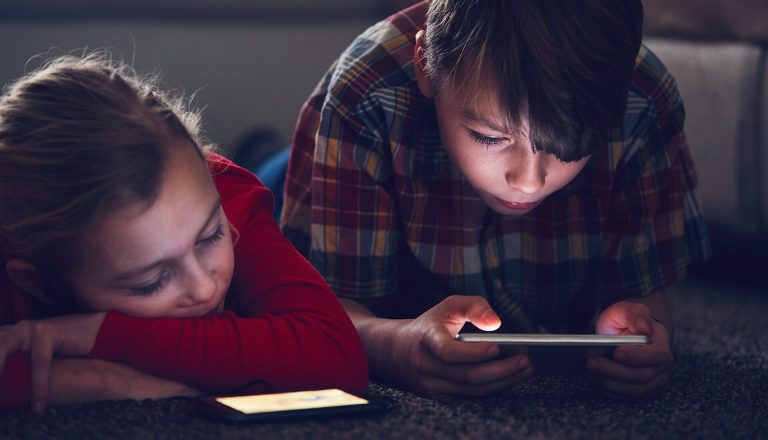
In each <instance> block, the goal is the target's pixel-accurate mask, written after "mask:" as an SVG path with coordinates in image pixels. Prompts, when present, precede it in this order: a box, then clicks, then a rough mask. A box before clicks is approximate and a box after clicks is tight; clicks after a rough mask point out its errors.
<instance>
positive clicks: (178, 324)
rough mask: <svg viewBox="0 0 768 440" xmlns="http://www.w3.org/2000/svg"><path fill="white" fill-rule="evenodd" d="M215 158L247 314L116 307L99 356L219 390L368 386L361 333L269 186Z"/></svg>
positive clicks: (235, 285)
mask: <svg viewBox="0 0 768 440" xmlns="http://www.w3.org/2000/svg"><path fill="white" fill-rule="evenodd" d="M209 161H211V162H212V164H211V168H212V169H211V171H212V174H213V176H214V180H215V183H216V186H217V189H218V190H219V194H220V195H221V198H222V203H223V206H224V211H225V212H226V214H227V217H228V218H229V221H230V222H231V223H232V224H233V225H234V226H235V228H236V229H237V231H238V232H239V239H238V240H237V242H236V245H235V273H234V276H233V281H232V286H231V288H230V295H233V294H235V295H237V298H236V299H237V301H236V302H238V303H239V304H238V308H237V315H238V316H236V315H235V314H234V313H232V312H225V313H222V314H220V315H218V316H213V317H207V318H189V319H177V318H159V319H140V318H133V317H128V316H124V315H121V314H118V313H108V314H107V316H106V318H105V320H104V323H103V324H102V327H101V329H100V331H99V335H98V337H97V339H96V343H95V345H94V349H93V351H92V352H91V355H90V356H91V357H94V358H99V359H104V360H109V361H113V362H120V363H123V364H125V365H128V366H131V367H134V368H137V369H140V370H143V371H146V372H148V373H150V374H154V375H157V376H161V377H166V378H169V379H172V380H177V381H180V382H183V383H186V384H189V385H191V386H193V387H197V388H199V389H203V390H208V391H212V392H228V391H234V390H242V388H243V387H247V388H248V389H249V390H253V389H254V388H255V389H259V390H263V391H267V390H298V389H312V388H322V387H340V388H350V389H357V390H365V389H366V387H367V384H368V366H367V361H366V357H365V351H364V349H363V346H362V343H361V341H360V339H359V337H358V335H357V332H356V331H355V329H354V327H353V326H352V323H351V321H350V320H349V317H348V316H347V314H346V312H345V311H344V309H343V308H342V307H341V304H340V303H339V302H338V300H337V299H336V297H335V295H334V294H333V292H332V291H331V289H330V287H329V286H328V285H327V283H326V282H325V280H324V279H323V278H322V277H321V276H320V274H319V273H318V272H317V271H316V270H315V269H314V268H313V267H312V266H311V265H310V264H309V262H308V261H307V260H305V259H304V257H302V256H301V254H299V253H298V251H296V249H295V248H294V247H293V246H292V245H291V244H290V242H288V241H287V239H285V238H284V237H283V236H282V234H281V233H280V230H279V228H278V226H277V223H276V222H275V221H274V219H273V218H272V204H273V202H272V195H271V193H270V192H269V190H268V189H267V188H265V187H264V186H263V185H262V184H261V183H260V182H259V181H258V179H256V177H255V176H253V175H252V174H251V173H249V172H247V171H245V170H244V169H242V168H239V167H237V166H235V165H234V164H232V163H231V162H229V161H226V159H223V158H219V157H218V156H214V157H213V158H212V159H209ZM236 235H237V234H236ZM233 292H234V293H233Z"/></svg>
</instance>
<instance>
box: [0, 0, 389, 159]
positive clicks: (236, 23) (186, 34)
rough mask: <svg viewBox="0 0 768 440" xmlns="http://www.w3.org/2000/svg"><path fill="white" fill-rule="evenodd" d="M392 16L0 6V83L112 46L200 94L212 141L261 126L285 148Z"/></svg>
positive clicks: (280, 6) (144, 68)
mask: <svg viewBox="0 0 768 440" xmlns="http://www.w3.org/2000/svg"><path fill="white" fill-rule="evenodd" d="M319 5H322V7H321V6H319ZM389 12H391V10H389V9H388V8H387V6H386V5H385V4H384V3H382V2H380V1H373V0H359V1H354V0H332V1H326V2H313V1H307V0H283V1H277V0H268V1H264V0H261V1H259V0H247V1H246V0H221V1H214V0H210V1H208V0H165V1H163V2H162V3H161V2H152V1H149V0H134V1H132V2H127V1H123V0H112V1H110V2H101V1H89V0H67V1H64V2H59V1H54V0H28V1H26V2H24V3H23V4H22V2H20V1H19V2H16V1H7V0H3V1H2V2H0V53H1V54H2V60H3V62H2V63H0V82H2V83H3V84H5V83H6V82H8V81H10V80H12V79H14V78H17V77H18V76H20V75H21V74H23V73H24V72H25V71H29V70H30V69H31V68H33V67H35V66H38V65H39V64H40V63H39V60H37V61H36V62H35V60H32V61H31V62H29V63H28V61H30V59H31V58H32V57H34V56H35V55H37V54H43V53H46V52H49V51H50V50H51V49H55V52H56V53H66V52H70V51H75V52H80V53H82V49H83V48H87V49H97V48H104V47H106V48H109V49H111V51H112V52H113V53H114V54H115V55H116V56H117V57H119V58H122V59H124V60H127V61H130V62H131V63H132V64H133V65H134V66H135V68H136V70H137V71H139V72H140V73H145V72H150V71H155V70H157V71H160V72H161V74H162V76H163V78H164V82H165V84H166V86H170V87H171V88H175V89H180V90H183V91H184V92H185V93H186V94H187V95H190V94H192V93H195V96H196V98H195V100H194V103H195V106H196V107H204V109H205V111H204V122H205V129H206V134H207V136H208V137H209V138H210V139H211V140H212V141H214V142H215V143H217V144H219V146H220V147H221V148H222V149H223V150H225V151H227V152H231V151H232V148H233V145H234V143H235V142H236V140H237V139H238V138H239V137H240V136H241V135H242V134H243V133H244V132H245V131H246V130H248V129H249V128H251V127H257V126H258V127H271V128H274V129H276V130H277V131H278V133H279V135H280V136H281V137H282V138H283V140H284V141H286V142H287V141H289V140H290V136H291V133H292V131H293V126H294V123H295V121H296V117H297V115H298V112H299V109H300V107H301V105H302V103H303V102H304V100H305V99H306V98H307V96H308V95H309V93H310V92H311V91H312V89H313V87H314V86H315V84H316V83H317V82H318V81H319V79H320V77H321V76H322V74H323V73H324V72H325V70H326V69H327V67H328V66H329V64H330V63H331V62H332V61H333V60H334V59H335V58H336V56H338V54H339V53H340V52H341V51H342V50H343V49H344V48H345V47H346V46H347V45H348V44H349V43H350V42H351V41H352V40H353V38H354V37H355V36H357V35H358V34H359V33H360V32H362V31H363V30H364V29H365V28H366V27H368V26H369V25H371V24H373V23H374V22H375V21H377V20H378V19H380V18H383V17H384V16H386V15H387V14H388V13H389Z"/></svg>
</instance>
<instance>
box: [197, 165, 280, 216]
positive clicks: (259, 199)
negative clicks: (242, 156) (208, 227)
mask: <svg viewBox="0 0 768 440" xmlns="http://www.w3.org/2000/svg"><path fill="white" fill-rule="evenodd" d="M206 162H207V164H208V172H209V173H210V174H211V178H212V179H213V183H214V185H215V186H216V190H217V191H218V192H219V196H221V204H222V206H223V207H224V211H225V212H226V214H227V217H228V218H229V220H230V222H232V223H233V224H235V226H238V227H239V226H241V225H244V224H246V223H248V222H249V220H250V219H252V218H253V217H254V216H258V215H264V214H266V215H267V216H269V217H270V218H271V216H272V211H273V209H274V198H273V196H272V192H271V191H270V190H269V188H267V187H266V186H264V184H263V183H261V181H260V180H259V179H258V178H257V177H256V176H255V175H254V174H253V173H252V172H250V171H248V170H246V169H245V168H243V167H241V166H239V165H237V164H235V163H234V162H232V161H231V160H229V159H227V158H226V157H224V156H221V155H219V154H216V153H212V152H211V153H208V154H207V155H206Z"/></svg>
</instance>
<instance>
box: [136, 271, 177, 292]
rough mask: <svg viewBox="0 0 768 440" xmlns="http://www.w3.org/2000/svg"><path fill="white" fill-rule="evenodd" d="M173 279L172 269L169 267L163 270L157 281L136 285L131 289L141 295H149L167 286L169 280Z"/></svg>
mask: <svg viewBox="0 0 768 440" xmlns="http://www.w3.org/2000/svg"><path fill="white" fill-rule="evenodd" d="M170 279H171V271H170V270H168V269H165V270H163V272H162V273H161V274H160V277H159V278H158V279H157V281H154V282H153V283H151V284H147V285H144V286H139V287H134V288H132V289H131V290H132V291H133V292H134V293H136V294H137V295H140V296H149V295H152V294H153V293H155V292H157V291H158V290H160V289H162V288H163V287H165V285H166V284H167V283H168V280H170Z"/></svg>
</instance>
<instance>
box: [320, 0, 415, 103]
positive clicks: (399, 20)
mask: <svg viewBox="0 0 768 440" xmlns="http://www.w3.org/2000/svg"><path fill="white" fill-rule="evenodd" d="M427 6H428V4H427V3H426V2H422V3H418V4H416V5H414V6H412V7H410V8H408V9H404V10H402V11H400V12H397V13H395V14H393V15H391V16H389V17H387V18H386V19H384V20H382V21H379V22H378V23H376V24H374V25H373V26H371V27H369V28H368V29H366V30H365V31H364V32H363V33H362V34H360V35H359V36H358V37H357V38H355V40H354V41H353V42H352V43H351V44H350V45H349V46H348V47H347V48H346V49H345V50H344V52H342V54H341V55H340V56H339V58H338V59H337V60H336V62H335V63H334V65H333V67H332V68H331V72H330V77H329V78H328V84H327V91H328V92H329V95H330V96H332V97H334V98H335V99H338V100H339V101H341V102H344V103H346V104H347V105H345V107H347V108H350V106H349V104H352V103H355V104H356V103H359V102H360V101H361V100H362V99H364V98H365V97H367V96H369V95H371V94H373V93H375V92H377V91H381V90H384V89H391V88H396V87H401V86H407V85H410V84H412V83H414V82H415V76H414V73H413V50H414V42H415V38H416V33H417V32H418V31H419V30H421V29H424V23H425V20H426V12H427Z"/></svg>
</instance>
